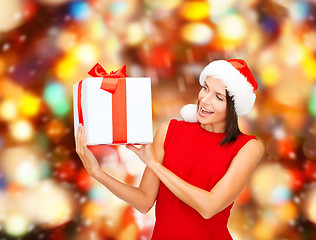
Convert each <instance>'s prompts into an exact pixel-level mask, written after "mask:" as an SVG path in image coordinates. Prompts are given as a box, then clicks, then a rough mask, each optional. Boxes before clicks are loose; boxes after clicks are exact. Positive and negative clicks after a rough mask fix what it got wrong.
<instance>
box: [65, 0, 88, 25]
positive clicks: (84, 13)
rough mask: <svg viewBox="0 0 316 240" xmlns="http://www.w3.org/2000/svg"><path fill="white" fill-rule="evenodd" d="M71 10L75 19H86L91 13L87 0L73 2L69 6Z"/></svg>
mask: <svg viewBox="0 0 316 240" xmlns="http://www.w3.org/2000/svg"><path fill="white" fill-rule="evenodd" d="M69 12H70V14H71V16H72V17H73V18H74V19H76V20H79V21H84V20H86V19H87V18H89V17H90V15H91V9H90V6H89V4H88V3H87V2H85V1H75V2H72V3H71V4H70V6H69Z"/></svg>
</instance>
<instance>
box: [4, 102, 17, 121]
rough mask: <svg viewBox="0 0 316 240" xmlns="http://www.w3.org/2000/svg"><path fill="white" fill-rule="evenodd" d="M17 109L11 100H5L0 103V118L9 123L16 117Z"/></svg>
mask: <svg viewBox="0 0 316 240" xmlns="http://www.w3.org/2000/svg"><path fill="white" fill-rule="evenodd" d="M17 113H18V108H17V105H16V103H15V101H13V100H12V99H5V100H3V101H2V102H1V103H0V118H1V119H2V120H4V121H11V120H14V119H15V118H16V117H17Z"/></svg>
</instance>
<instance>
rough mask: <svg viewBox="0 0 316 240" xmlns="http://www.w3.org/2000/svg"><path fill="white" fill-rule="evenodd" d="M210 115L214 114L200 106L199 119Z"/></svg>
mask: <svg viewBox="0 0 316 240" xmlns="http://www.w3.org/2000/svg"><path fill="white" fill-rule="evenodd" d="M212 113H214V112H212V111H210V110H208V109H206V108H204V107H202V106H201V107H200V111H199V115H200V116H201V117H207V116H209V115H211V114H212Z"/></svg>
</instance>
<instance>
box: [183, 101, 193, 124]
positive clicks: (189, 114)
mask: <svg viewBox="0 0 316 240" xmlns="http://www.w3.org/2000/svg"><path fill="white" fill-rule="evenodd" d="M180 114H181V116H182V118H183V120H184V121H186V122H197V105H196V104H187V105H185V106H183V107H182V108H181V111H180Z"/></svg>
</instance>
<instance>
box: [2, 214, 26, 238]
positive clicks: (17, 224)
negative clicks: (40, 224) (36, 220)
mask: <svg viewBox="0 0 316 240" xmlns="http://www.w3.org/2000/svg"><path fill="white" fill-rule="evenodd" d="M29 227H30V223H29V221H28V220H27V218H26V217H25V216H23V215H22V214H20V213H18V212H16V213H11V214H9V215H8V216H7V219H6V221H5V222H4V231H5V232H6V233H7V234H8V235H10V236H12V237H21V236H23V235H25V234H26V233H27V232H28V230H29Z"/></svg>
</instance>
